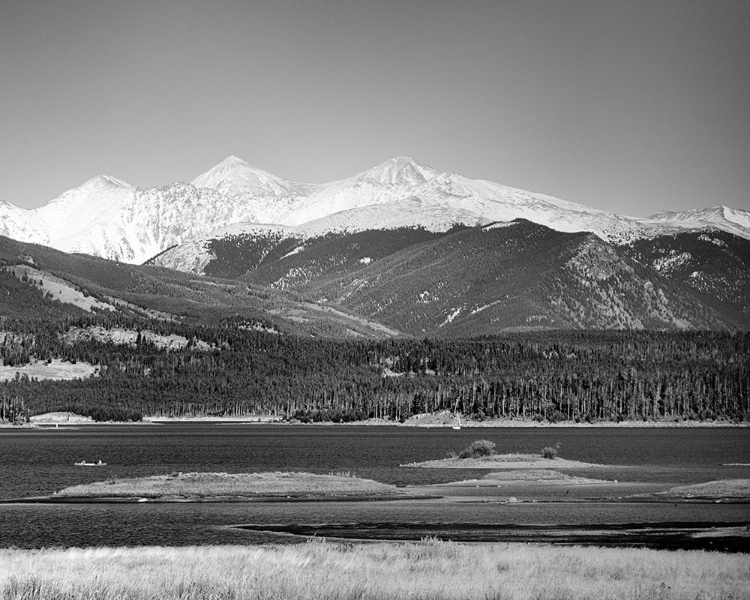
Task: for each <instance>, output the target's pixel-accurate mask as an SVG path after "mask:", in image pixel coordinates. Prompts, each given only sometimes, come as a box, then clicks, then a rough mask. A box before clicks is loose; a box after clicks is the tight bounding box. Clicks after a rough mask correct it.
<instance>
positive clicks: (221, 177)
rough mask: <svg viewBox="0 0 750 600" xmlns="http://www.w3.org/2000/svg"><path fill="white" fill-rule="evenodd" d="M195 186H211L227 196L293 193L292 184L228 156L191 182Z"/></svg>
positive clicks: (239, 159)
mask: <svg viewBox="0 0 750 600" xmlns="http://www.w3.org/2000/svg"><path fill="white" fill-rule="evenodd" d="M191 183H192V184H193V185H194V186H195V187H199V188H212V189H215V190H218V191H219V192H222V193H224V194H227V195H229V196H245V197H247V196H284V195H288V194H290V193H293V188H294V184H292V183H290V182H288V181H285V180H284V179H282V178H281V177H277V176H276V175H273V174H271V173H269V172H268V171H264V170H263V169H259V168H257V167H254V166H252V165H251V164H249V163H248V162H246V161H244V160H242V159H241V158H237V157H236V156H229V157H227V158H225V159H224V160H223V161H221V162H220V163H219V164H218V165H216V166H215V167H212V168H211V169H209V170H208V171H206V172H205V173H203V174H201V175H198V177H196V178H195V179H193V181H192V182H191Z"/></svg>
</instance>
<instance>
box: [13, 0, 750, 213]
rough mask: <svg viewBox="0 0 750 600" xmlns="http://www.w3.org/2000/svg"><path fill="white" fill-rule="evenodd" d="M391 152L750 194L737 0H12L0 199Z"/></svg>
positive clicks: (638, 193)
mask: <svg viewBox="0 0 750 600" xmlns="http://www.w3.org/2000/svg"><path fill="white" fill-rule="evenodd" d="M231 154H233V155H236V156H239V157H240V158H243V159H245V160H247V161H248V162H249V163H251V164H253V165H255V166H257V167H260V168H262V169H266V170H268V171H271V172H272V173H274V174H276V175H279V176H281V177H284V178H286V179H291V180H296V181H304V182H313V183H320V182H325V181H332V180H334V179H340V178H343V177H348V176H351V175H354V174H355V173H358V172H360V171H364V170H366V169H368V168H370V167H372V166H375V165H376V164H378V163H380V162H382V161H384V160H386V159H388V158H392V157H394V156H400V155H406V156H412V157H414V158H416V159H417V160H420V161H421V162H424V163H426V164H428V165H430V166H433V167H436V168H440V169H445V170H448V171H454V172H457V173H461V174H462V175H466V176H468V177H473V178H481V179H489V180H491V181H495V182H498V183H503V184H506V185H510V186H514V187H520V188H524V189H527V190H531V191H535V192H544V193H547V194H551V195H553V196H558V197H560V198H563V199H566V200H570V201H573V202H579V203H582V204H586V205H589V206H594V207H597V208H602V209H606V210H612V211H616V212H622V213H625V214H631V215H637V216H645V215H648V214H651V213H653V212H656V211H659V210H681V209H686V208H697V207H703V206H711V205H716V204H726V205H729V206H734V207H736V208H745V209H750V1H748V0H705V1H699V2H696V1H690V0H646V1H642V0H611V1H610V0H592V1H589V2H579V1H575V0H549V1H540V2H538V1H534V0H518V1H503V0H489V1H472V0H449V1H442V0H414V1H410V0H394V1H390V0H340V1H339V0H326V1H318V0H296V1H286V0H268V1H264V0H255V1H252V0H246V1H241V0H235V1H231V0H230V1H221V0H216V1H211V2H209V1H203V0H174V1H161V2H160V1H158V0H148V1H142V0H91V1H89V0H6V1H5V2H2V4H0V199H3V200H6V201H8V202H11V203H13V204H16V205H18V206H22V207H25V208H32V207H37V206H41V205H43V204H45V203H46V202H48V201H49V200H51V199H52V198H55V197H56V196H58V195H59V194H60V193H62V192H63V191H65V190H67V189H70V188H72V187H76V186H78V185H80V184H81V183H83V182H84V181H86V180H87V179H89V178H90V177H93V176H94V175H97V174H99V173H105V174H107V175H112V176H114V177H118V178H120V179H123V180H125V181H127V182H128V183H131V184H136V185H139V186H142V187H147V186H153V185H164V184H167V183H170V182H173V181H189V180H191V179H192V178H194V177H195V176H197V175H198V174H200V173H202V172H204V171H206V170H208V169H209V168H211V167H212V166H213V165H215V164H216V163H218V162H219V161H221V160H223V159H224V158H225V157H227V156H228V155H231Z"/></svg>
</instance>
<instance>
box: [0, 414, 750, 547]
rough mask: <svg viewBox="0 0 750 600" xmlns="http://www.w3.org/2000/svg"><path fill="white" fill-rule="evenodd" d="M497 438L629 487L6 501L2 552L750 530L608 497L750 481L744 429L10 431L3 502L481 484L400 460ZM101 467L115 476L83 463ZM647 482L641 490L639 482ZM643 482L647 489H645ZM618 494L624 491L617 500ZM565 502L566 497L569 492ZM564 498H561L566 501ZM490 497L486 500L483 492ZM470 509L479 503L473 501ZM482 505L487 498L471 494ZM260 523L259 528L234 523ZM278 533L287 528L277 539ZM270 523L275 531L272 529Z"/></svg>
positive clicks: (4, 452)
mask: <svg viewBox="0 0 750 600" xmlns="http://www.w3.org/2000/svg"><path fill="white" fill-rule="evenodd" d="M477 439H487V440H490V441H492V442H494V443H495V444H496V445H497V451H498V452H500V453H506V452H522V453H538V452H539V451H540V450H541V448H543V447H544V446H554V445H555V444H556V443H558V442H559V443H560V456H561V457H563V458H569V459H574V460H580V461H584V462H592V463H598V464H603V465H608V466H607V467H603V468H601V469H596V470H594V471H587V472H586V473H585V475H586V476H587V477H596V478H600V479H606V480H610V481H614V480H615V479H616V480H618V482H619V484H618V485H619V486H620V487H619V488H617V487H611V488H608V489H607V491H606V495H607V496H608V497H607V498H604V497H602V498H601V500H602V501H601V502H599V501H597V502H593V503H591V502H589V503H581V502H580V498H581V497H583V496H586V495H591V494H594V495H597V494H599V493H600V492H593V491H592V490H587V489H586V488H582V489H573V490H572V495H571V496H570V501H566V502H561V501H555V502H546V501H544V500H545V494H546V493H550V494H551V493H552V492H549V491H545V490H544V489H541V490H539V491H538V492H536V494H537V497H538V499H539V500H540V501H539V502H536V501H534V502H531V501H529V502H519V503H518V504H504V503H500V502H495V501H493V497H492V494H495V495H496V496H497V497H496V498H494V500H499V499H503V498H506V497H507V496H509V495H511V494H514V495H518V497H519V499H520V500H523V499H524V498H523V497H522V496H523V494H524V491H523V490H521V489H519V490H507V489H502V490H494V491H488V490H486V489H477V490H476V491H474V490H472V489H470V488H469V489H464V490H463V491H462V492H461V493H462V494H464V495H466V496H472V495H481V496H482V498H481V500H482V501H481V502H479V501H473V502H451V503H447V502H445V501H442V500H421V501H416V502H408V501H393V502H304V503H286V502H283V503H279V502H276V503H265V502H264V503H243V504H237V503H217V504H149V503H145V504H118V505H113V504H102V503H94V504H18V503H6V504H1V505H0V546H2V547H12V546H16V547H23V548H40V547H51V546H99V545H131V546H132V545H151V544H159V545H175V546H180V545H192V544H218V543H231V544H243V543H265V542H295V541H299V540H300V539H304V538H300V537H298V536H293V535H290V534H289V533H290V532H294V531H296V532H298V533H301V534H305V535H310V534H311V532H312V533H317V534H319V535H326V536H334V537H352V538H357V539H362V538H364V539H415V538H416V539H420V537H423V536H426V535H430V536H433V535H434V536H438V537H443V538H446V539H458V540H477V541H497V540H512V539H515V538H514V537H513V535H514V533H513V532H514V531H516V530H518V529H519V528H520V530H522V531H524V532H525V533H528V532H529V531H531V530H533V529H534V528H535V527H536V528H548V527H550V526H555V527H563V528H564V527H576V528H579V527H584V528H585V527H589V528H594V527H599V526H602V525H606V526H615V527H616V526H620V525H623V524H630V525H632V524H647V525H648V526H649V527H651V526H661V525H662V524H671V525H674V524H683V525H684V524H693V523H695V524H698V523H701V524H704V525H709V526H710V525H711V524H716V525H721V524H733V525H743V524H745V525H750V505H748V504H743V503H739V504H738V503H730V504H724V503H722V504H694V503H693V504H686V503H661V504H653V503H642V502H612V501H611V500H612V498H611V495H612V494H615V493H624V492H620V491H619V490H623V489H627V490H628V492H627V493H628V494H630V493H634V492H638V491H654V490H657V489H666V488H668V487H670V486H672V485H677V484H689V483H699V482H703V481H710V480H713V479H725V478H750V467H747V466H725V465H731V464H732V463H737V464H741V465H747V464H749V463H750V429H747V428H642V429H639V428H482V429H469V428H464V429H461V430H460V431H454V430H452V429H445V428H434V429H422V428H407V427H370V426H356V425H351V426H349V425H347V426H292V425H250V424H227V423H198V424H196V423H168V424H160V425H123V426H118V425H101V426H99V425H90V426H89V425H87V426H82V427H60V428H56V429H52V428H50V429H27V428H24V429H13V428H6V429H0V482H1V483H0V498H2V499H13V498H22V497H29V496H41V495H48V494H51V493H53V492H55V491H57V490H59V489H62V488H63V487H67V486H70V485H75V484H78V483H85V482H91V481H98V480H103V479H112V478H123V477H135V476H146V475H154V474H166V473H172V472H175V471H182V472H189V471H225V472H254V471H275V470H283V471H308V472H313V473H337V472H350V473H352V474H355V475H357V476H360V477H365V478H370V479H375V480H377V481H382V482H385V483H393V484H396V485H399V486H407V485H430V484H440V483H445V482H449V481H457V480H466V479H472V478H478V477H481V476H482V475H483V474H484V473H485V472H486V471H479V470H470V469H458V470H455V469H415V468H404V467H400V466H399V465H400V464H403V463H409V462H414V461H424V460H430V459H435V458H442V457H444V456H445V455H446V454H447V453H448V452H458V451H460V450H461V449H462V448H464V447H465V446H467V445H468V444H470V443H471V442H472V441H474V440H477ZM80 460H87V461H96V460H102V461H104V462H106V463H107V466H105V467H97V468H81V467H75V466H73V463H74V462H76V461H80ZM633 482H638V484H639V485H629V484H630V483H633ZM640 484H642V485H640ZM613 490H614V491H613ZM558 492H559V488H558ZM558 492H555V493H558ZM488 494H489V497H487V498H485V496H488ZM467 499H471V498H467ZM474 500H478V498H474ZM240 524H253V525H256V526H259V527H251V528H250V529H249V530H243V529H238V528H235V527H230V526H234V525H240ZM271 526H278V529H274V528H273V527H271ZM264 527H266V528H265V529H264Z"/></svg>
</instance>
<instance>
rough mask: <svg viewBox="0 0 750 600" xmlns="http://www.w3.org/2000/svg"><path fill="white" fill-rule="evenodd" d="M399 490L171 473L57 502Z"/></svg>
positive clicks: (276, 476)
mask: <svg viewBox="0 0 750 600" xmlns="http://www.w3.org/2000/svg"><path fill="white" fill-rule="evenodd" d="M398 493H399V492H398V490H397V489H396V486H393V485H388V484H385V483H379V482H377V481H372V480H371V479H360V478H359V477H352V476H350V475H348V474H340V475H315V474H312V473H287V472H274V473H172V474H171V475H154V476H151V477H135V478H132V479H110V480H108V481H97V482H94V483H88V484H83V485H76V486H73V487H68V488H65V489H63V490H61V491H59V492H57V493H56V494H55V497H56V498H134V497H141V498H152V499H170V498H175V499H176V498H180V499H190V498H195V499H203V498H217V497H278V496H295V497H304V496H313V497H319V496H363V495H387V494H398Z"/></svg>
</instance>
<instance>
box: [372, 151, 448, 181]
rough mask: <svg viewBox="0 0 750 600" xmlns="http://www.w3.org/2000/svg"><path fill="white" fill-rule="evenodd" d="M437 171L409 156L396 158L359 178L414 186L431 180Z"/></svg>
mask: <svg viewBox="0 0 750 600" xmlns="http://www.w3.org/2000/svg"><path fill="white" fill-rule="evenodd" d="M437 174H438V171H436V170H435V169H432V168H431V167H428V166H427V165H423V164H422V163H420V162H419V161H417V160H414V159H413V158H411V157H409V156H397V157H395V158H391V159H388V160H386V161H385V162H382V163H380V164H379V165H377V166H376V167H373V168H372V169H370V170H368V171H365V172H364V173H361V174H360V175H359V177H362V178H366V179H370V180H373V181H377V182H378V183H382V184H386V185H404V184H406V185H416V184H420V183H423V182H425V181H427V180H428V179H432V178H433V177H434V176H435V175H437Z"/></svg>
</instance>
